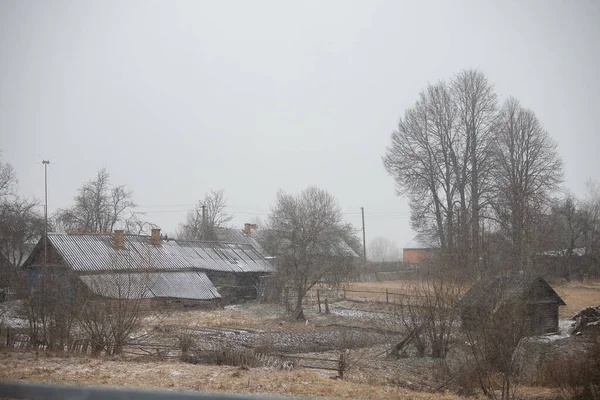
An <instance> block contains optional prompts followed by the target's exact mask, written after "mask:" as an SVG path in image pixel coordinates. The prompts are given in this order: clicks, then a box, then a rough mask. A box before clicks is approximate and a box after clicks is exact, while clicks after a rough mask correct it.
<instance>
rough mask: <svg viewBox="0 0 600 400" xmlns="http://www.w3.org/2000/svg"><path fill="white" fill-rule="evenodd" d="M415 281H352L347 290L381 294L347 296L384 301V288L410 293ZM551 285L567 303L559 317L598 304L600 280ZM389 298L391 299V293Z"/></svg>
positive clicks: (351, 294) (350, 293) (391, 291)
mask: <svg viewBox="0 0 600 400" xmlns="http://www.w3.org/2000/svg"><path fill="white" fill-rule="evenodd" d="M416 283H417V281H389V282H353V283H350V284H348V287H347V288H348V289H349V290H364V291H373V292H382V293H383V294H374V293H352V292H348V293H347V297H348V298H350V299H366V300H372V301H381V302H385V290H386V289H387V290H388V291H389V292H390V293H405V294H410V293H411V290H413V289H414V287H415V284H416ZM552 287H553V288H554V290H556V292H557V293H558V294H559V295H560V297H562V299H563V300H564V301H565V303H567V305H566V306H564V307H560V317H561V318H570V317H572V316H573V315H574V314H575V313H577V312H578V311H579V310H581V309H582V308H584V307H586V306H597V305H600V282H586V283H577V282H568V283H560V284H555V285H552ZM389 300H390V302H391V301H392V296H391V295H390V296H389Z"/></svg>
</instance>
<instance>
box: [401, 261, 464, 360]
mask: <svg viewBox="0 0 600 400" xmlns="http://www.w3.org/2000/svg"><path fill="white" fill-rule="evenodd" d="M463 291H464V290H463V286H462V284H461V283H460V281H459V280H458V279H456V276H455V274H454V273H452V272H450V271H449V270H448V269H446V268H444V266H443V264H442V259H441V258H440V259H438V260H435V261H433V262H432V268H431V269H430V271H429V272H428V273H427V274H426V275H425V277H424V278H423V279H422V280H421V281H418V282H416V284H415V286H414V287H413V289H412V291H411V293H410V296H408V297H407V299H406V301H405V303H404V304H403V307H402V308H401V309H402V321H403V323H404V324H405V326H406V328H407V330H408V331H409V332H413V335H414V338H413V342H414V344H415V346H416V349H417V355H418V356H423V355H424V354H425V351H426V343H428V344H429V345H430V348H431V356H432V357H434V358H445V357H446V354H447V353H448V349H449V347H450V338H451V336H452V333H453V332H454V331H455V330H456V328H457V327H458V322H459V318H460V316H459V313H458V312H457V305H458V301H459V300H460V297H461V295H462V293H463Z"/></svg>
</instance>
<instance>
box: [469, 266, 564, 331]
mask: <svg viewBox="0 0 600 400" xmlns="http://www.w3.org/2000/svg"><path fill="white" fill-rule="evenodd" d="M513 305H518V306H519V309H522V310H523V311H524V312H523V313H520V315H521V316H520V317H521V318H524V319H525V320H524V321H523V326H524V334H525V335H526V336H535V335H543V334H546V333H554V332H558V308H559V306H564V305H565V302H564V301H563V300H562V299H561V298H560V296H559V295H558V294H557V293H556V292H555V291H554V289H552V287H551V286H550V285H549V284H548V282H546V281H545V280H544V279H543V278H541V277H531V276H523V275H516V276H497V277H493V278H485V279H484V278H482V279H479V280H478V281H477V282H475V284H474V285H473V287H472V288H471V289H469V291H468V292H467V293H465V295H464V296H463V297H462V298H461V300H460V302H459V308H460V312H461V319H462V324H463V328H464V329H467V330H475V329H477V327H478V325H479V324H480V323H481V322H482V320H483V319H484V318H487V317H489V316H491V315H492V314H494V313H498V312H499V311H500V310H503V307H510V306H513Z"/></svg>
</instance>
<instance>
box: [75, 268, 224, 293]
mask: <svg viewBox="0 0 600 400" xmlns="http://www.w3.org/2000/svg"><path fill="white" fill-rule="evenodd" d="M79 278H80V279H81V281H82V282H83V283H84V284H85V285H86V286H87V287H88V288H89V289H90V290H91V291H92V292H93V293H95V294H97V295H100V296H104V297H110V298H114V299H119V298H120V299H151V298H179V299H190V300H212V299H219V298H221V295H220V294H219V292H217V289H216V288H215V287H214V286H213V284H212V283H211V281H210V280H209V279H208V277H207V276H206V274H205V273H203V272H198V271H177V272H148V273H144V272H133V273H106V274H94V275H81V276H80V277H79Z"/></svg>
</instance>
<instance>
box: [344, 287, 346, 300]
mask: <svg viewBox="0 0 600 400" xmlns="http://www.w3.org/2000/svg"><path fill="white" fill-rule="evenodd" d="M344 300H346V288H344Z"/></svg>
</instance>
